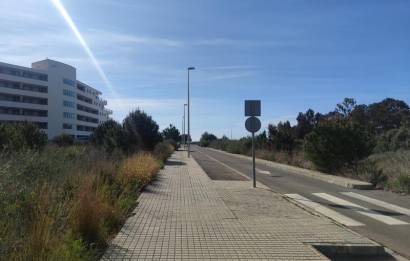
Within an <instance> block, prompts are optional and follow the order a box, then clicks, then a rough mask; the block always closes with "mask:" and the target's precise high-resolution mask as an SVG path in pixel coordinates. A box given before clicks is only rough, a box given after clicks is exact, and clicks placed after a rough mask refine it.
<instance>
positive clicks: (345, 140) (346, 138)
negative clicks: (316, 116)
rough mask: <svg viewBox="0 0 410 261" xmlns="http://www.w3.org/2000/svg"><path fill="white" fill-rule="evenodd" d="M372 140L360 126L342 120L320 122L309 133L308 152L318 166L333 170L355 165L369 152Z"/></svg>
mask: <svg viewBox="0 0 410 261" xmlns="http://www.w3.org/2000/svg"><path fill="white" fill-rule="evenodd" d="M372 149H373V142H372V140H371V138H370V136H369V135H368V134H367V133H366V132H365V131H363V130H362V129H361V128H359V127H357V126H356V125H352V124H345V123H341V122H328V123H324V124H320V125H319V126H318V127H316V128H315V129H314V130H313V131H312V132H311V133H310V134H309V135H308V136H306V142H305V152H306V156H307V157H308V159H310V160H311V161H312V162H313V163H314V164H315V165H316V167H317V168H318V169H320V170H323V171H327V172H331V173H334V172H336V171H338V170H340V169H341V168H342V167H356V166H357V163H358V161H359V160H361V159H363V158H365V157H367V156H368V155H370V153H371V151H372Z"/></svg>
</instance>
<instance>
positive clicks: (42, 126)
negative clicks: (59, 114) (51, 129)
mask: <svg viewBox="0 0 410 261" xmlns="http://www.w3.org/2000/svg"><path fill="white" fill-rule="evenodd" d="M1 123H21V121H1V120H0V124H1ZM30 123H33V124H35V125H37V127H38V128H39V129H43V130H47V129H48V123H47V122H39V121H30Z"/></svg>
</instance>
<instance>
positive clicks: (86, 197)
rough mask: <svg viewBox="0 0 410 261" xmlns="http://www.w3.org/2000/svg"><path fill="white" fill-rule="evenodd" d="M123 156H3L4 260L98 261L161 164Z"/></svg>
mask: <svg viewBox="0 0 410 261" xmlns="http://www.w3.org/2000/svg"><path fill="white" fill-rule="evenodd" d="M169 147H171V145H169ZM122 156H123V155H122V154H112V153H110V154H108V153H106V152H105V151H104V150H97V149H95V148H93V147H88V146H83V145H79V146H71V147H56V146H48V147H46V148H45V149H44V150H43V151H33V150H27V151H20V152H14V153H13V154H0V211H1V213H2V215H0V254H1V258H0V259H5V260H95V259H97V258H98V253H101V250H103V248H104V247H105V246H106V243H107V242H108V240H109V239H110V238H111V237H112V236H113V234H114V233H116V232H117V231H118V230H119V229H120V227H121V225H122V224H123V222H124V220H125V219H126V218H127V216H128V214H129V211H131V210H132V208H133V207H135V204H136V198H137V197H138V194H139V191H140V189H141V188H142V186H144V185H146V184H147V183H148V182H149V181H151V180H152V179H153V177H154V175H155V173H156V172H157V171H158V169H159V168H160V166H161V164H160V161H159V160H158V159H156V158H154V157H153V156H152V155H151V154H148V153H140V154H137V155H133V156H131V157H129V158H127V159H126V160H124V158H122Z"/></svg>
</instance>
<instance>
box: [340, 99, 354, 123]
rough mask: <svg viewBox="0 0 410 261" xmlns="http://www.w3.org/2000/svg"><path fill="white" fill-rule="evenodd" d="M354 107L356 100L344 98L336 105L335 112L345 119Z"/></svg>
mask: <svg viewBox="0 0 410 261" xmlns="http://www.w3.org/2000/svg"><path fill="white" fill-rule="evenodd" d="M355 107H356V100H355V99H353V98H344V100H343V102H342V103H338V104H337V105H336V111H337V112H338V113H339V114H340V115H341V116H342V117H343V118H347V117H349V116H350V113H351V112H352V111H353V110H354V108H355Z"/></svg>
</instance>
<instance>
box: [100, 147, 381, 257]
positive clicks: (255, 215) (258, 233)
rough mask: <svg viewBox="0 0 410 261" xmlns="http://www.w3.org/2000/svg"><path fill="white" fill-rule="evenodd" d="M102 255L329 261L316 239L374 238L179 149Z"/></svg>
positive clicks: (363, 241)
mask: <svg viewBox="0 0 410 261" xmlns="http://www.w3.org/2000/svg"><path fill="white" fill-rule="evenodd" d="M170 160H172V161H179V162H181V164H178V165H176V164H172V165H167V166H165V168H164V169H163V170H161V171H160V173H159V174H158V177H157V179H156V180H155V181H154V182H153V183H152V184H151V185H149V186H148V187H147V188H146V189H145V190H144V192H143V193H142V194H141V195H140V197H139V199H138V201H139V204H138V206H137V207H136V208H135V210H134V211H133V214H134V215H133V216H131V217H130V218H129V219H128V220H127V222H126V223H125V224H124V226H123V228H122V229H121V231H120V232H119V233H118V235H117V236H116V237H115V238H114V239H113V240H112V242H111V243H110V246H109V248H108V249H107V251H106V253H105V254H104V256H103V257H102V260H328V259H327V258H326V257H324V256H323V255H321V254H320V253H319V252H317V251H316V250H315V249H314V248H313V247H311V245H310V244H312V243H323V242H328V243H329V242H332V243H347V242H348V243H351V244H373V242H371V241H369V240H368V239H366V238H365V237H362V236H360V235H359V234H356V233H354V232H352V231H351V230H348V229H346V228H344V227H341V226H337V225H335V224H334V223H333V222H331V221H330V220H328V219H327V218H323V217H320V216H316V215H312V214H310V213H309V212H306V211H304V210H303V209H301V208H299V207H297V206H295V205H293V204H292V203H290V202H288V201H287V200H286V199H284V198H283V197H282V196H281V195H279V194H277V193H274V192H272V191H269V190H267V189H265V188H257V189H253V188H251V187H250V185H251V184H250V182H248V181H212V180H211V179H209V178H208V176H207V175H206V173H205V172H204V171H203V170H202V169H201V168H200V166H199V165H198V164H197V163H196V162H195V160H193V159H192V158H191V159H187V158H186V156H185V153H183V152H181V151H178V152H175V153H174V154H173V155H172V157H171V159H170Z"/></svg>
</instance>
